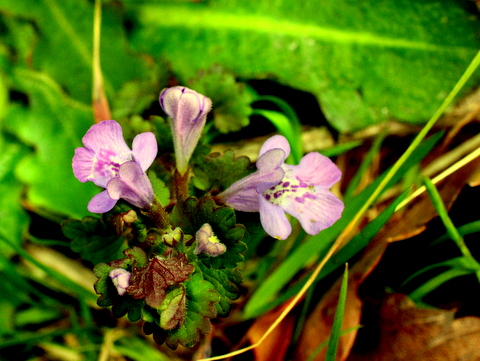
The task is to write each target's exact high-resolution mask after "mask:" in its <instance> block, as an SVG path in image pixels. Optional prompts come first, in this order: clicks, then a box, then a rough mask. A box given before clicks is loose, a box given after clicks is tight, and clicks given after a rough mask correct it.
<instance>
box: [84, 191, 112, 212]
mask: <svg viewBox="0 0 480 361" xmlns="http://www.w3.org/2000/svg"><path fill="white" fill-rule="evenodd" d="M116 203H117V200H116V199H112V198H111V197H110V196H109V195H108V192H107V191H103V192H101V193H98V194H97V195H95V196H94V197H93V198H92V199H91V200H90V202H89V203H88V210H89V211H90V212H92V213H105V212H108V211H109V210H111V209H112V208H113V207H114V206H115V204H116Z"/></svg>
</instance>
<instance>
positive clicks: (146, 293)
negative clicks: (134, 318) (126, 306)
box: [127, 254, 195, 308]
mask: <svg viewBox="0 0 480 361" xmlns="http://www.w3.org/2000/svg"><path fill="white" fill-rule="evenodd" d="M194 270H195V268H194V267H193V266H192V265H191V264H189V263H188V260H187V258H186V257H185V255H184V254H179V255H173V256H171V257H169V258H165V259H164V258H160V257H158V256H157V257H154V258H152V259H151V260H150V262H148V264H147V265H146V266H145V267H137V266H135V265H134V267H133V272H132V278H131V279H130V286H128V288H127V292H128V293H129V294H131V295H132V296H133V297H134V298H136V299H145V302H146V303H147V305H149V306H150V307H153V308H158V307H160V305H161V304H162V302H163V301H164V299H165V296H166V290H167V288H168V287H169V286H173V285H176V284H179V283H180V282H183V281H185V280H187V279H188V276H189V275H190V274H191V273H192V272H193V271H194Z"/></svg>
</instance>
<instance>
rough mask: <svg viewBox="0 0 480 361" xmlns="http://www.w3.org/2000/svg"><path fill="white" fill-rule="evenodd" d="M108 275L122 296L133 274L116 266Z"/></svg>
mask: <svg viewBox="0 0 480 361" xmlns="http://www.w3.org/2000/svg"><path fill="white" fill-rule="evenodd" d="M108 276H109V277H110V278H111V279H112V282H113V285H114V286H115V287H116V288H117V292H118V294H119V295H120V296H123V295H124V294H125V290H126V289H127V287H128V286H129V285H130V278H131V277H132V274H131V273H130V272H128V271H127V270H125V269H123V268H115V269H113V270H111V271H110V273H109V274H108Z"/></svg>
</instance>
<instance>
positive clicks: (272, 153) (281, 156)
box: [256, 148, 287, 172]
mask: <svg viewBox="0 0 480 361" xmlns="http://www.w3.org/2000/svg"><path fill="white" fill-rule="evenodd" d="M286 158H287V154H286V153H285V151H284V150H283V149H280V148H275V149H270V150H269V151H267V152H265V153H263V154H262V155H261V156H260V157H259V158H258V160H257V163H256V166H257V169H258V170H259V171H261V172H270V171H272V170H274V169H275V168H278V167H280V166H281V165H282V164H283V162H284V161H285V159H286Z"/></svg>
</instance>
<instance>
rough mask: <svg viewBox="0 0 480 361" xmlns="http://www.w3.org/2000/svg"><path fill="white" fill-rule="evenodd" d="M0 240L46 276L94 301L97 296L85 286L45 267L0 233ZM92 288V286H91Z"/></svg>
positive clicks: (89, 300) (78, 294) (87, 299)
mask: <svg viewBox="0 0 480 361" xmlns="http://www.w3.org/2000/svg"><path fill="white" fill-rule="evenodd" d="M0 240H3V242H5V243H6V244H8V245H9V246H10V247H11V248H13V249H14V250H15V252H17V253H18V254H19V255H20V256H21V257H23V258H24V259H25V260H27V261H28V262H30V263H32V264H33V265H34V266H35V267H38V268H40V269H41V270H42V271H43V272H45V273H46V274H47V275H48V276H50V277H52V278H53V279H54V280H56V281H57V282H59V283H60V284H61V285H62V286H64V287H66V288H68V289H69V290H71V291H72V292H74V293H76V294H77V296H79V297H81V298H83V299H85V300H86V301H88V302H93V303H96V300H97V297H96V296H95V294H93V292H89V291H88V290H86V289H85V288H83V287H81V286H79V285H78V284H76V283H75V282H73V281H72V280H70V279H69V278H68V277H66V276H64V275H63V274H60V273H58V272H57V271H55V270H53V269H51V268H49V267H47V266H46V265H44V264H43V263H41V262H39V261H37V260H36V259H35V258H33V257H32V256H31V255H30V254H28V253H27V252H26V251H25V250H24V249H23V248H22V247H20V246H19V245H17V244H15V243H13V242H10V240H8V239H7V238H6V237H4V236H3V235H1V234H0ZM92 288H93V287H92Z"/></svg>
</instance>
